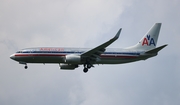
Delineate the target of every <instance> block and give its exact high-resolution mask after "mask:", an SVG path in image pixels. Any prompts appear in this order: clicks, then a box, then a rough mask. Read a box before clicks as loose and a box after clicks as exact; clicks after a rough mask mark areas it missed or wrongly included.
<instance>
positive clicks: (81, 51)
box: [10, 23, 167, 73]
mask: <svg viewBox="0 0 180 105" xmlns="http://www.w3.org/2000/svg"><path fill="white" fill-rule="evenodd" d="M160 28H161V23H155V24H154V25H153V26H152V27H151V28H150V30H149V31H148V32H147V33H146V34H145V35H144V36H143V38H142V39H141V40H140V41H139V42H138V43H137V44H136V45H134V46H131V47H127V48H124V49H121V48H107V47H108V46H109V45H110V44H112V43H113V42H114V41H116V40H117V39H118V38H119V35H120V33H121V30H122V28H120V29H119V31H118V32H117V34H116V35H115V36H114V37H113V38H111V39H110V40H108V41H107V42H105V43H103V44H101V45H99V46H97V47H95V48H92V49H89V48H64V47H36V48H26V49H22V50H19V51H17V52H16V53H14V54H12V55H10V58H11V59H13V60H15V61H17V62H19V64H24V65H25V66H24V68H25V69H27V68H28V66H27V63H43V64H45V63H56V64H59V67H60V69H64V70H74V69H75V68H77V67H79V66H80V65H83V66H84V69H83V71H84V73H87V72H88V70H89V69H90V68H91V67H94V65H95V64H123V63H130V62H135V61H139V60H146V59H148V58H151V57H154V56H156V55H157V54H158V52H159V51H160V50H161V49H163V48H164V47H166V46H167V44H165V45H162V46H160V47H156V45H157V40H158V36H159V32H160Z"/></svg>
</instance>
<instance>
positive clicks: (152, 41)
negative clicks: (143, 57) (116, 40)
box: [127, 23, 161, 50]
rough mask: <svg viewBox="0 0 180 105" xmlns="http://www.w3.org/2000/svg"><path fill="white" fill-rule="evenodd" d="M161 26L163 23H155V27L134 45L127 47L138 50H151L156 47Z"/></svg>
mask: <svg viewBox="0 0 180 105" xmlns="http://www.w3.org/2000/svg"><path fill="white" fill-rule="evenodd" d="M160 28H161V23H155V25H153V27H152V28H151V29H150V30H149V31H148V32H147V33H146V34H145V35H144V36H143V38H142V39H141V40H140V41H139V42H138V43H137V44H136V45H135V46H132V47H128V48H127V49H137V50H151V49H154V48H155V47H156V44H157V41H158V36H159V32H160Z"/></svg>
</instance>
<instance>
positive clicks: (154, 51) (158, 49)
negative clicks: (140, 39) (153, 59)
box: [146, 44, 167, 54]
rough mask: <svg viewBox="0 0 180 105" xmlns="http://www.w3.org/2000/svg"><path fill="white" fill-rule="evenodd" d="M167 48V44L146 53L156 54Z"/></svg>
mask: <svg viewBox="0 0 180 105" xmlns="http://www.w3.org/2000/svg"><path fill="white" fill-rule="evenodd" d="M166 46H167V44H166V45H163V46H160V47H157V48H155V49H152V50H149V51H147V52H146V53H151V54H152V53H157V52H159V51H160V50H161V49H163V48H164V47H166Z"/></svg>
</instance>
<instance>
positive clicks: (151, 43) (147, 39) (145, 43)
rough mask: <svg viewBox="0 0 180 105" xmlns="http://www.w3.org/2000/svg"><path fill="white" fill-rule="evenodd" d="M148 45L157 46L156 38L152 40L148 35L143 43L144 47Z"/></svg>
mask: <svg viewBox="0 0 180 105" xmlns="http://www.w3.org/2000/svg"><path fill="white" fill-rule="evenodd" d="M144 45H147V46H151V45H154V46H156V44H155V42H154V38H151V36H150V35H147V36H146V37H145V38H144V39H143V43H142V46H144Z"/></svg>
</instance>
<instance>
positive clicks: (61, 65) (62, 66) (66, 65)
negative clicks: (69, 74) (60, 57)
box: [59, 64, 78, 70]
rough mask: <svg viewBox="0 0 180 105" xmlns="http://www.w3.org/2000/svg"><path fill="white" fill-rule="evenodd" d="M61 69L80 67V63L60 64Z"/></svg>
mask: <svg viewBox="0 0 180 105" xmlns="http://www.w3.org/2000/svg"><path fill="white" fill-rule="evenodd" d="M59 67H60V69H65V70H73V69H75V68H77V67H78V65H72V64H59Z"/></svg>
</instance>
